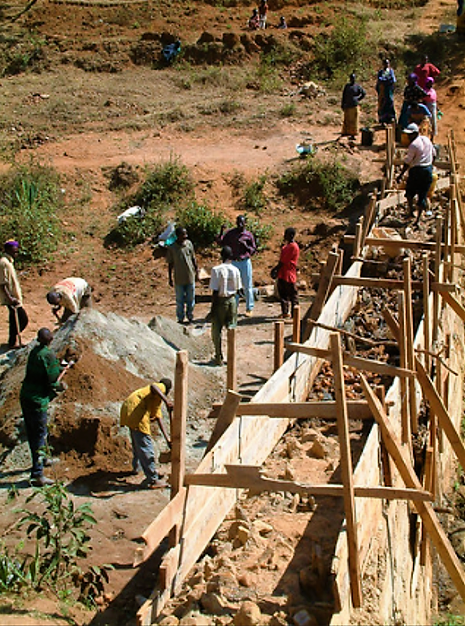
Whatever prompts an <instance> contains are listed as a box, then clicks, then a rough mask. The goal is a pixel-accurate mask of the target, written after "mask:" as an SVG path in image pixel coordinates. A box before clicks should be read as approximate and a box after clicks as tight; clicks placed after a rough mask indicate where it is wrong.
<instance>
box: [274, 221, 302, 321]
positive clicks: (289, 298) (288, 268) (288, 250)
mask: <svg viewBox="0 0 465 626" xmlns="http://www.w3.org/2000/svg"><path fill="white" fill-rule="evenodd" d="M294 239H295V228H292V227H290V228H286V230H285V231H284V241H285V243H284V245H283V247H282V248H281V256H280V258H279V263H278V266H277V268H276V269H277V271H278V294H279V299H280V301H281V311H282V317H291V313H289V304H291V305H292V311H293V310H294V307H295V306H297V305H298V304H299V300H298V296H297V286H296V282H297V261H298V260H299V254H300V250H299V246H298V244H297V243H296V242H295V241H294Z"/></svg>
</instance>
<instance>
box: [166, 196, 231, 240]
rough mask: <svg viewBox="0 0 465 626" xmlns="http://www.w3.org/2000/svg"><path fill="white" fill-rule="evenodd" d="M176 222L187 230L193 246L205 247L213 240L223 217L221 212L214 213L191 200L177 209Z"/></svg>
mask: <svg viewBox="0 0 465 626" xmlns="http://www.w3.org/2000/svg"><path fill="white" fill-rule="evenodd" d="M176 222H177V223H178V225H179V226H182V227H183V228H185V229H186V230H187V232H188V234H189V239H190V240H191V241H192V243H193V244H194V246H195V247H197V248H207V247H208V246H211V245H212V244H213V243H214V242H215V239H216V238H217V237H218V235H219V233H220V230H221V226H222V225H223V224H224V223H225V218H224V215H223V214H222V213H215V212H214V211H212V210H211V209H210V208H209V207H207V206H205V205H201V204H197V203H196V202H192V203H191V204H190V205H189V206H187V207H184V208H180V209H178V211H177V213H176Z"/></svg>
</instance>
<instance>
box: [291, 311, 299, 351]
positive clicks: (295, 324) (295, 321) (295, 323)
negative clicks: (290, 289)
mask: <svg viewBox="0 0 465 626" xmlns="http://www.w3.org/2000/svg"><path fill="white" fill-rule="evenodd" d="M292 341H293V342H294V343H300V306H298V305H297V306H295V307H294V310H293V311H292Z"/></svg>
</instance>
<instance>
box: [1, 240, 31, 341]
mask: <svg viewBox="0 0 465 626" xmlns="http://www.w3.org/2000/svg"><path fill="white" fill-rule="evenodd" d="M3 250H4V253H3V256H2V257H1V258H0V303H1V304H3V305H4V306H6V307H8V311H9V329H10V330H9V337H8V346H9V347H10V348H16V347H20V345H21V340H20V333H21V331H23V330H24V329H25V328H26V326H27V324H28V322H29V320H28V317H27V313H26V311H25V310H24V308H23V296H22V293H21V286H20V284H19V280H18V276H17V274H16V270H15V266H14V261H15V258H16V256H17V254H18V251H19V243H18V242H17V241H13V240H11V239H10V240H9V241H7V242H5V244H4V246H3ZM16 340H18V341H19V344H17V343H16Z"/></svg>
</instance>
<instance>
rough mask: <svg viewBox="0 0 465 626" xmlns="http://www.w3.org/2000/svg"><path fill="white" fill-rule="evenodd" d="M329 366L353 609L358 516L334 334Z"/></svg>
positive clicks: (357, 586)
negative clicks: (336, 427)
mask: <svg viewBox="0 0 465 626" xmlns="http://www.w3.org/2000/svg"><path fill="white" fill-rule="evenodd" d="M330 341H331V353H332V365H333V372H334V394H335V399H336V405H337V407H338V411H337V426H338V433H339V447H340V454H341V474H342V484H343V487H344V509H345V515H346V524H347V545H348V550H349V576H350V589H351V594H352V604H353V606H354V607H355V608H359V607H360V606H362V581H361V572H360V560H359V549H358V538H357V516H356V511H355V494H354V482H353V467H352V457H351V454H350V439H349V419H348V416H347V405H346V395H345V385H344V369H343V364H342V352H341V337H340V335H339V334H338V333H333V334H332V335H331V337H330Z"/></svg>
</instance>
